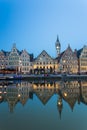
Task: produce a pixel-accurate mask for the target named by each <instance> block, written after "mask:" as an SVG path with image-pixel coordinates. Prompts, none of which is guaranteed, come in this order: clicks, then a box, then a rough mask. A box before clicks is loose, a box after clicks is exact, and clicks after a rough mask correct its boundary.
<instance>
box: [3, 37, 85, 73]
mask: <svg viewBox="0 0 87 130" xmlns="http://www.w3.org/2000/svg"><path fill="white" fill-rule="evenodd" d="M55 47H56V52H57V56H56V57H55V58H52V57H51V56H50V55H49V54H48V53H47V52H46V51H45V50H43V51H42V52H41V53H40V54H39V55H38V56H37V57H36V58H34V56H33V54H29V53H28V52H27V51H26V50H22V51H19V50H18V49H17V48H16V44H13V47H12V49H11V51H10V52H6V51H4V50H1V51H0V71H1V72H2V70H4V71H5V72H6V71H7V70H14V72H16V73H25V74H26V73H34V74H41V73H70V74H73V73H75V74H76V73H86V72H87V46H84V47H83V48H82V49H80V50H78V51H77V50H75V51H73V50H72V49H71V47H70V45H68V47H67V49H66V50H65V51H63V52H61V44H60V42H59V39H58V37H57V40H56V43H55ZM12 72H13V71H12Z"/></svg>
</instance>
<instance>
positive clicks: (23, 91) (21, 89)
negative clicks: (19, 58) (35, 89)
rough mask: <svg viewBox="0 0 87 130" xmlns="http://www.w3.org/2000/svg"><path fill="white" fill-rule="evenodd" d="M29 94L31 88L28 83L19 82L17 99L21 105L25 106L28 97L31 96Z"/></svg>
mask: <svg viewBox="0 0 87 130" xmlns="http://www.w3.org/2000/svg"><path fill="white" fill-rule="evenodd" d="M30 92H32V87H31V84H30V83H29V82H21V83H20V84H18V99H19V101H20V102H21V103H22V105H25V104H26V102H27V100H28V99H29V97H30V96H29V94H31V93H30ZM32 95H33V93H32ZM31 97H33V96H31Z"/></svg>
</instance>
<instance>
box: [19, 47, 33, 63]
mask: <svg viewBox="0 0 87 130" xmlns="http://www.w3.org/2000/svg"><path fill="white" fill-rule="evenodd" d="M24 51H26V50H25V49H24V50H22V51H21V52H19V53H20V55H21V54H22V53H23V52H24ZM26 53H27V54H28V55H29V56H30V61H33V57H34V56H33V53H31V54H30V53H28V52H27V51H26Z"/></svg>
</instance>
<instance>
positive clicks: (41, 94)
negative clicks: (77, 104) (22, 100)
mask: <svg viewBox="0 0 87 130" xmlns="http://www.w3.org/2000/svg"><path fill="white" fill-rule="evenodd" d="M59 89H60V84H58V82H57V83H54V82H53V83H52V82H51V83H50V82H47V83H37V84H33V92H34V93H35V94H36V95H37V97H38V98H39V99H40V100H41V102H42V103H43V104H44V105H45V104H46V103H47V102H48V101H49V99H50V98H51V97H52V96H53V94H54V93H57V92H58V90H59Z"/></svg>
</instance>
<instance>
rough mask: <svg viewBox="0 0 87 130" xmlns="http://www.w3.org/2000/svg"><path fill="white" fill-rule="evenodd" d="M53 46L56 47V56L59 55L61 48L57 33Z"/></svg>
mask: <svg viewBox="0 0 87 130" xmlns="http://www.w3.org/2000/svg"><path fill="white" fill-rule="evenodd" d="M55 47H56V53H57V56H59V55H60V50H61V44H60V41H59V37H58V35H57V40H56V43H55Z"/></svg>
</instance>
